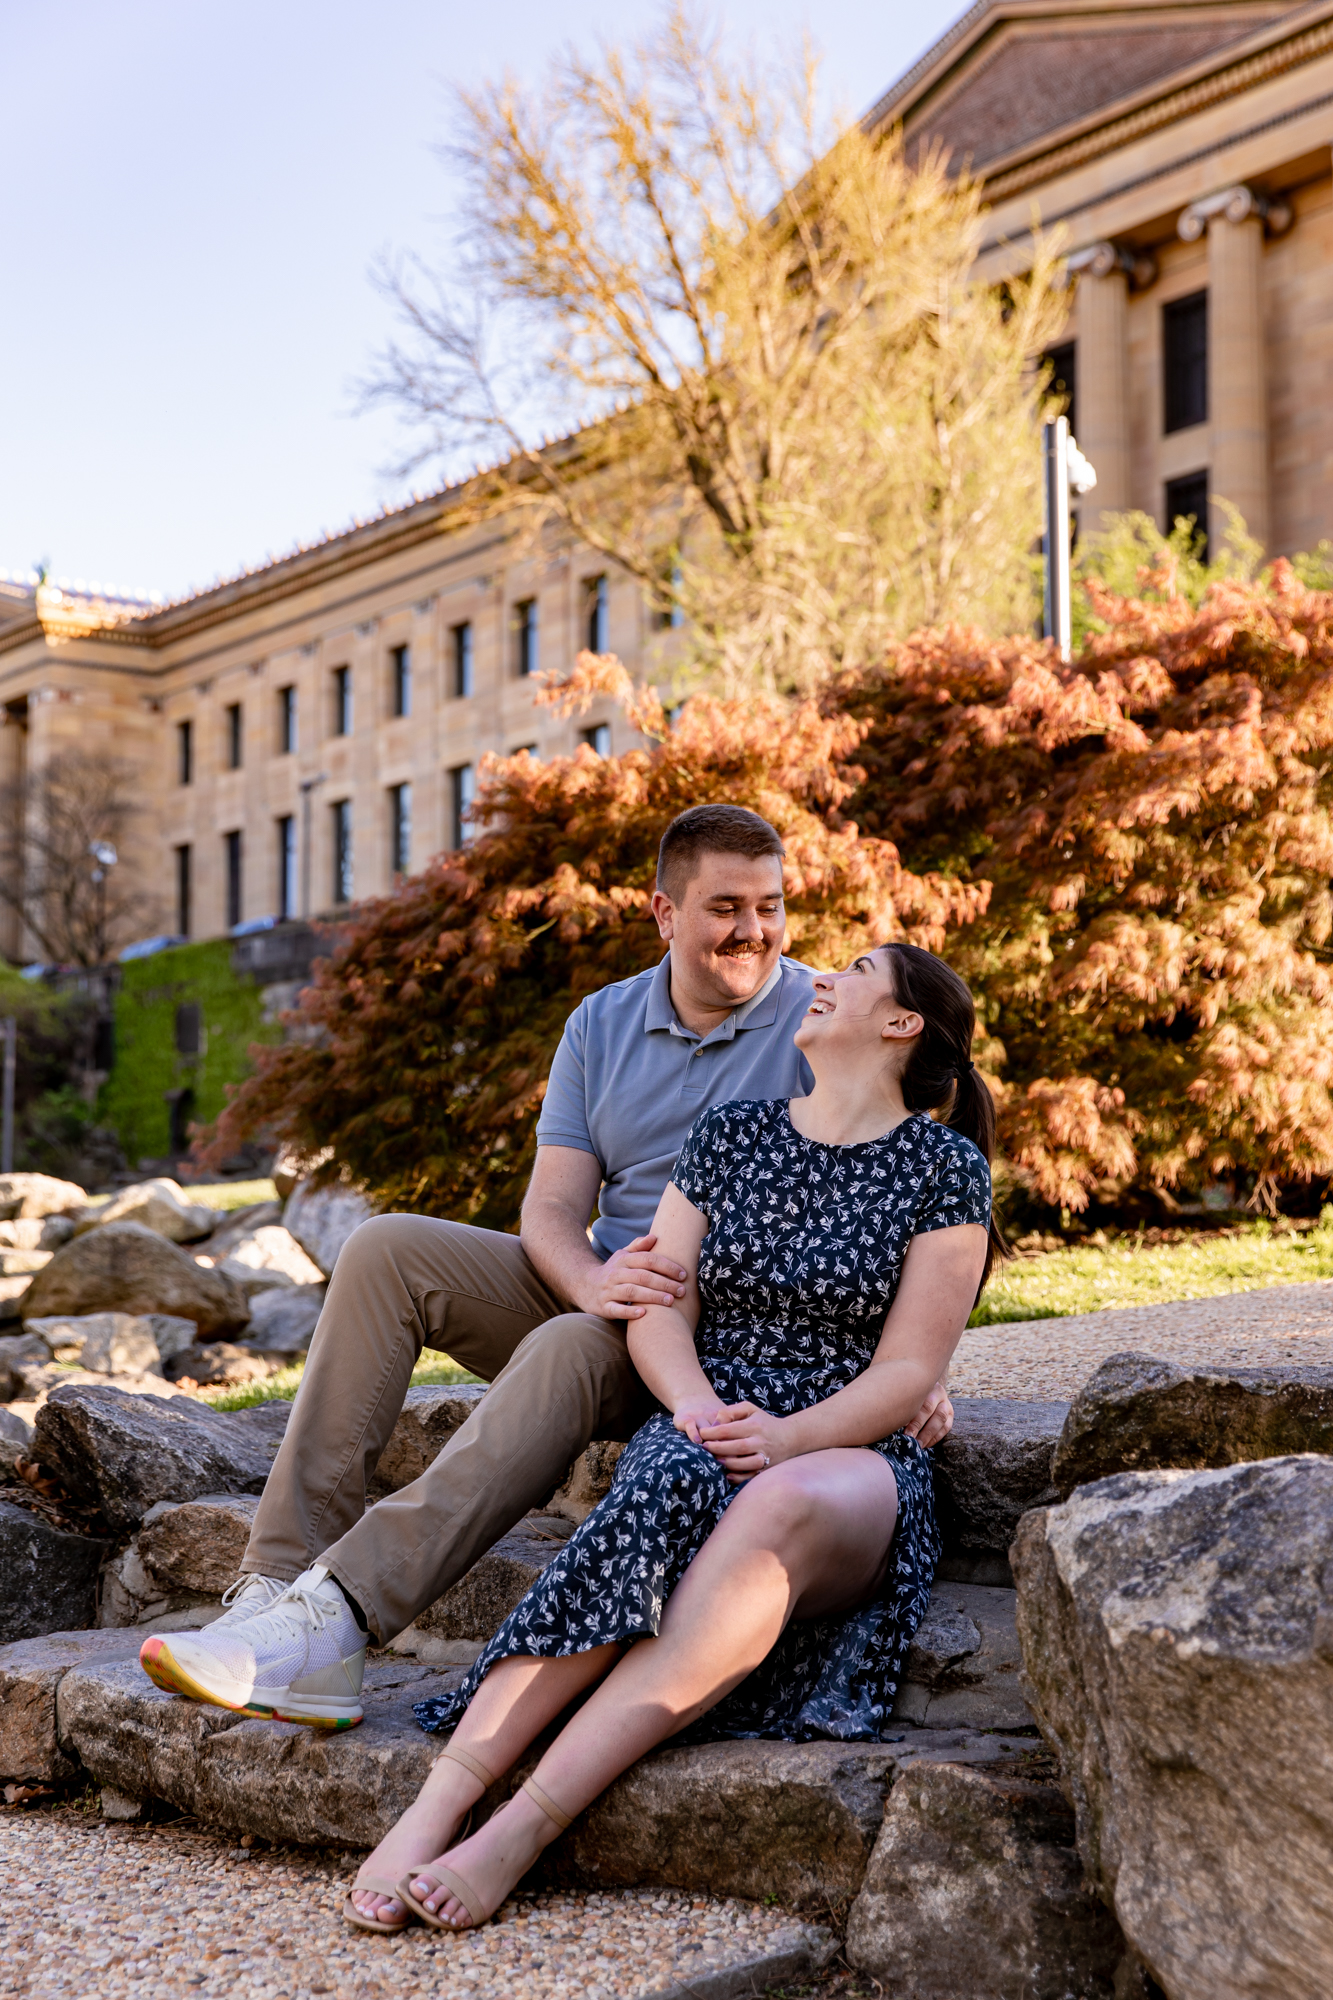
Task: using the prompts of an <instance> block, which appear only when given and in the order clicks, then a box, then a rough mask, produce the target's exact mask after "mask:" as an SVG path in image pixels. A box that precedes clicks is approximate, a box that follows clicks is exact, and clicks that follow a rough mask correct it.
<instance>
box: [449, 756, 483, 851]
mask: <svg viewBox="0 0 1333 2000" xmlns="http://www.w3.org/2000/svg"><path fill="white" fill-rule="evenodd" d="M449 789H450V800H449V803H450V815H449V845H450V847H466V846H467V844H468V842H469V841H470V840H471V838H472V829H471V827H470V826H469V825H468V823H467V811H468V807H469V806H470V805H471V804H472V801H473V799H474V798H475V797H476V795H477V774H476V771H475V770H474V769H473V767H472V765H471V764H459V765H458V766H457V767H456V768H455V769H454V770H452V771H451V772H450V773H449Z"/></svg>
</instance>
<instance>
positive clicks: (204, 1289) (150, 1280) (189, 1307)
mask: <svg viewBox="0 0 1333 2000" xmlns="http://www.w3.org/2000/svg"><path fill="white" fill-rule="evenodd" d="M106 1311H111V1312H125V1313H170V1314H173V1315H175V1316H178V1317H179V1318H181V1319H189V1320H193V1321H194V1323H195V1326H196V1327H197V1328H198V1330H199V1333H200V1335H201V1337H202V1338H204V1339H208V1338H210V1337H214V1338H216V1337H219V1336H220V1337H223V1338H225V1337H226V1336H227V1335H228V1334H232V1333H239V1332H240V1331H241V1330H242V1329H243V1328H244V1327H245V1326H246V1325H247V1324H248V1322H249V1318H250V1307H249V1305H248V1304H247V1302H246V1298H245V1294H244V1293H243V1292H242V1291H241V1290H240V1288H239V1286H237V1285H235V1284H233V1282H232V1280H231V1279H230V1278H227V1277H224V1276H223V1274H222V1273H221V1272H220V1271H208V1270H205V1269H204V1268H203V1266H202V1265H199V1264H196V1263H195V1261H194V1259H193V1258H192V1257H187V1256H186V1254H185V1252H184V1251H183V1250H181V1249H179V1248H178V1247H177V1246H176V1244H174V1243H169V1242H168V1241H167V1239H166V1238H165V1237H164V1236H160V1235H158V1234H157V1232H156V1231H155V1230H152V1229H145V1228H144V1227H143V1226H142V1225H141V1224H140V1223H137V1222H110V1223H108V1224H107V1225H106V1226H105V1228H102V1229H93V1230H90V1231H89V1232H88V1234H87V1235H85V1236H76V1237H75V1239H74V1241H73V1242H72V1243H67V1244H66V1245H65V1247H64V1249H63V1250H57V1251H56V1253H55V1255H54V1256H53V1257H52V1259H51V1261H50V1263H49V1264H48V1265H47V1266H46V1268H45V1270H42V1271H39V1272H38V1273H37V1275H36V1277H34V1278H33V1279H31V1280H30V1282H29V1288H28V1292H27V1296H26V1297H25V1299H24V1304H23V1316H24V1318H25V1319H44V1318H48V1317H50V1316H52V1315H54V1314H62V1315H66V1314H84V1313H94V1312H106Z"/></svg>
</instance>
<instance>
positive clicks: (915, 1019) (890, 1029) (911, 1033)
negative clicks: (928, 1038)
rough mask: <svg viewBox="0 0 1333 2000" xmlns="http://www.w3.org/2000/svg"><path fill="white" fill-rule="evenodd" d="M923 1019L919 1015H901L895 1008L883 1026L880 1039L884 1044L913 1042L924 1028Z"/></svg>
mask: <svg viewBox="0 0 1333 2000" xmlns="http://www.w3.org/2000/svg"><path fill="white" fill-rule="evenodd" d="M925 1025H926V1023H925V1019H924V1017H923V1016H922V1015H920V1014H903V1013H899V1012H898V1010H897V1009H896V1008H895V1009H894V1011H893V1013H892V1014H890V1016H889V1018H888V1020H887V1021H886V1022H885V1023H884V1026H883V1027H882V1028H881V1029H880V1031H879V1032H880V1038H881V1040H883V1041H886V1042H913V1041H915V1040H916V1038H917V1036H918V1035H919V1034H921V1033H922V1032H923V1030H924V1028H925Z"/></svg>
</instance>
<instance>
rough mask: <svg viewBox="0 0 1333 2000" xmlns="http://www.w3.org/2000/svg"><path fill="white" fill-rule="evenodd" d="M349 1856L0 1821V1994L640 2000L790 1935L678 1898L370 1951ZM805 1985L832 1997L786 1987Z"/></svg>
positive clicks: (751, 1912) (10, 1818)
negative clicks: (349, 1895) (348, 1922)
mask: <svg viewBox="0 0 1333 2000" xmlns="http://www.w3.org/2000/svg"><path fill="white" fill-rule="evenodd" d="M90 1804H91V1802H90ZM359 1859H360V1858H359V1856H355V1855H346V1854H325V1855H318V1854H312V1853H310V1852H308V1851H301V1852H297V1851H294V1850H291V1849H278V1850H274V1851H269V1852H258V1851H256V1852H247V1851H245V1850H243V1849H240V1848H233V1847H230V1846H228V1845H227V1843H226V1841H225V1840H223V1839H219V1838H218V1837H217V1836H216V1835H213V1834H209V1833H205V1832H204V1831H203V1830H201V1829H200V1828H199V1827H197V1826H196V1825H195V1824H194V1823H193V1822H188V1821H185V1822H182V1821H178V1822H176V1823H174V1824H171V1823H168V1824H166V1825H160V1826H148V1827H121V1826H108V1825H106V1824H104V1823H103V1822H102V1821H101V1820H100V1819H98V1818H97V1816H96V1808H95V1805H91V1809H90V1810H88V1811H86V1812H84V1811H80V1810H78V1809H76V1808H71V1807H65V1808H51V1807H48V1808H45V1809H41V1808H36V1807H31V1806H29V1807H26V1808H25V1807H18V1808H14V1809H11V1810H8V1811H5V1810H0V1888H2V1891H3V1893H2V1894H0V1911H3V1915H0V1995H4V1996H16V1995H20V1994H21V1995H24V1996H25V2000H65V1996H69V2000H113V1996H114V2000H121V1996H124V1995H131V1994H132V1995H134V1996H136V2000H138V1996H142V2000H158V1996H161V2000H168V1996H170V2000H176V1996H178V1995H179V1996H182V2000H193V1996H196V1995H198V1996H200V2000H212V1996H215V1995H216V1996H219V2000H221V1996H224V1995H225V1996H226V2000H282V1996H286V2000H306V1996H307V1995H331V1996H335V2000H343V1996H348V2000H416V1996H420V2000H427V1996H429V2000H511V1996H512V2000H519V1996H523V2000H527V1996H532V2000H546V1996H548V1995H550V1996H557V1995H558V1996H562V2000H563V1996H565V1995H568V1996H570V2000H575V1996H577V2000H638V1996H639V1995H644V1996H647V1995H650V1994H652V1993H654V1992H658V1991H661V1990H662V1989H663V1988H677V1987H679V1986H680V1985H682V1984H685V1983H688V1982H690V1981H691V1980H692V1979H697V1978H698V1976H699V1974H700V1973H701V1972H705V1971H708V1972H712V1971H716V1970H718V1969H720V1968H722V1967H724V1966H726V1965H727V1964H729V1963H732V1962H735V1961H738V1960H745V1959H747V1958H748V1959H753V1958H754V1957H755V1956H756V1954H757V1953H758V1952H759V1951H760V1950H762V1949H763V1947H764V1944H765V1941H766V1940H768V1939H770V1938H771V1937H772V1935H773V1933H774V1932H775V1931H779V1930H782V1929H784V1928H787V1927H788V1926H790V1925H791V1923H792V1922H793V1919H792V1918H790V1917H789V1916H787V1915H786V1913H785V1912H783V1911H781V1910H778V1909H765V1908H762V1907H760V1906H757V1905H755V1904H752V1903H740V1902H734V1901H716V1900H707V1899H705V1898H703V1897H698V1896H689V1895H685V1894H682V1893H678V1892H674V1891H660V1890H628V1891H625V1892H623V1893H621V1894H616V1895H609V1894H586V1895H575V1894H571V1893H566V1892H558V1891H557V1892H550V1893H542V1894H539V1895H535V1896H519V1897H516V1898H515V1899H513V1900H512V1901H511V1902H509V1903H507V1904H506V1905H505V1906H504V1910H503V1912H502V1913H501V1917H500V1919H499V1920H498V1921H497V1922H495V1923H492V1924H489V1925H487V1926H486V1927H485V1928H484V1929H482V1930H480V1931H478V1932H475V1933H473V1934H472V1935H470V1936H468V1935H464V1936H462V1937H448V1936H444V1935H442V1934H440V1933H438V1932H435V1931H429V1930H427V1929H425V1927H424V1926H421V1925H413V1926H412V1928H411V1929H410V1930H407V1931H405V1932H404V1933H403V1935H402V1937H400V1938H384V1937H375V1936H371V1935H369V1934H367V1933H365V1932H355V1931H351V1930H349V1929H348V1928H347V1927H346V1926H345V1925H344V1924H343V1922H342V1921H341V1919H340V1917H339V1916H338V1911H339V1909H340V1907H341V1904H342V1900H343V1897H344V1895H345V1894H346V1891H347V1887H348V1885H349V1884H350V1882H351V1880H352V1878H353V1876H354V1875H355V1873H356V1870H357V1867H358V1866H359ZM812 1988H813V1990H816V1991H827V1990H828V1989H827V1987H825V1986H824V1985H823V1983H822V1982H814V1983H811V1984H799V1983H798V1984H797V1985H795V1986H793V1987H791V1988H789V1989H788V1990H789V1991H791V1992H807V1991H811V1990H812ZM833 1990H836V1991H839V1992H841V1991H845V1990H848V1989H846V1988H844V1987H843V1986H842V1985H841V1983H840V1982H836V1981H835V1983H834V1989H833ZM851 1990H854V1991H858V1992H859V1990H860V1988H859V1985H857V1986H855V1987H854V1988H852V1989H851Z"/></svg>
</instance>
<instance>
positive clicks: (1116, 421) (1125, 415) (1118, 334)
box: [1070, 243, 1129, 533]
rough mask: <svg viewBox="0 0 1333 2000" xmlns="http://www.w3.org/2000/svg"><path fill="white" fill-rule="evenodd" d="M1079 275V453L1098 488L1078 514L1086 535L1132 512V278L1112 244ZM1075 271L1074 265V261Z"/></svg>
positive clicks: (1100, 246)
mask: <svg viewBox="0 0 1333 2000" xmlns="http://www.w3.org/2000/svg"><path fill="white" fill-rule="evenodd" d="M1083 258H1084V259H1085V260H1086V261H1083V260H1080V265H1079V269H1078V273H1077V275H1078V349H1077V358H1076V360H1075V364H1074V365H1075V371H1076V373H1075V395H1076V398H1077V402H1078V410H1077V418H1078V429H1077V436H1078V448H1079V450H1080V451H1081V452H1082V453H1083V455H1084V457H1085V458H1088V459H1091V461H1092V464H1093V467H1094V468H1095V470H1096V473H1097V485H1096V488H1095V489H1094V491H1093V493H1092V495H1091V496H1090V498H1089V500H1087V501H1085V503H1084V504H1083V506H1082V507H1081V508H1080V510H1079V515H1080V525H1081V526H1082V528H1083V529H1084V531H1085V532H1086V531H1088V530H1091V531H1092V532H1094V533H1095V532H1096V531H1097V530H1098V529H1100V528H1102V527H1104V526H1105V525H1106V520H1107V517H1108V516H1109V515H1111V514H1122V513H1124V511H1125V509H1126V508H1127V507H1128V506H1129V350H1128V345H1127V339H1126V330H1125V317H1126V311H1127V307H1128V300H1129V277H1128V274H1127V272H1126V271H1125V269H1124V263H1123V260H1122V258H1121V256H1120V253H1119V252H1118V251H1117V249H1116V247H1115V245H1114V244H1112V243H1097V244H1094V245H1093V247H1092V249H1091V251H1090V252H1088V251H1085V252H1084V253H1083ZM1070 262H1071V266H1072V264H1073V262H1074V260H1073V259H1072V258H1071V260H1070Z"/></svg>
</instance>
